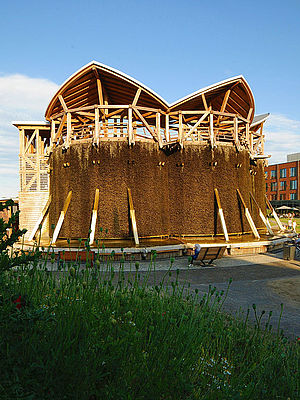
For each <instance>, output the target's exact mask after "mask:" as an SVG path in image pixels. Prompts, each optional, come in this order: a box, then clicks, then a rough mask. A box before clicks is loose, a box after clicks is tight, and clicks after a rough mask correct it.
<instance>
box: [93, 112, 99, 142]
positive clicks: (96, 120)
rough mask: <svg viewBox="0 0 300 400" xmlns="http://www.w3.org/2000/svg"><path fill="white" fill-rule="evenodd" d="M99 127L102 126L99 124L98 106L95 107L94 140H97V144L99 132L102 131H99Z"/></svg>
mask: <svg viewBox="0 0 300 400" xmlns="http://www.w3.org/2000/svg"><path fill="white" fill-rule="evenodd" d="M99 128H100V126H99V108H98V107H96V108H95V132H94V141H95V143H96V144H97V146H98V145H99V136H100V135H99V134H100V131H99Z"/></svg>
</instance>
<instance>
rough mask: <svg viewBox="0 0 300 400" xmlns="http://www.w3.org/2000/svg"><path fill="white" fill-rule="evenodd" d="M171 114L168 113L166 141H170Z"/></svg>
mask: <svg viewBox="0 0 300 400" xmlns="http://www.w3.org/2000/svg"><path fill="white" fill-rule="evenodd" d="M169 123H170V122H169V114H166V134H165V136H166V142H169V141H170V130H169Z"/></svg>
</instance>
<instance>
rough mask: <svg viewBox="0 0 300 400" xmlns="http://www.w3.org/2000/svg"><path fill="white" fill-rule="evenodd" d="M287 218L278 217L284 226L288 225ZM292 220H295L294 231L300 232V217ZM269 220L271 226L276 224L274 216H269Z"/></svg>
mask: <svg viewBox="0 0 300 400" xmlns="http://www.w3.org/2000/svg"><path fill="white" fill-rule="evenodd" d="M288 220H289V218H280V221H281V223H282V224H283V225H285V226H288ZM294 220H295V221H296V222H297V227H296V232H297V233H300V218H294ZM269 221H270V224H271V225H272V226H273V225H274V226H275V225H276V226H277V224H276V221H275V219H274V218H269Z"/></svg>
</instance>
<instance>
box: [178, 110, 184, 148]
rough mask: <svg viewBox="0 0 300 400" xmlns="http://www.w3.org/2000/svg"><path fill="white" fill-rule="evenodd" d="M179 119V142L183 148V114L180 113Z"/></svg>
mask: <svg viewBox="0 0 300 400" xmlns="http://www.w3.org/2000/svg"><path fill="white" fill-rule="evenodd" d="M178 117H179V121H178V122H179V127H178V141H179V143H180V145H181V147H182V145H183V124H182V112H181V111H179V112H178Z"/></svg>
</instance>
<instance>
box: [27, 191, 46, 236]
mask: <svg viewBox="0 0 300 400" xmlns="http://www.w3.org/2000/svg"><path fill="white" fill-rule="evenodd" d="M50 204H51V195H50V196H49V199H48V200H47V203H46V204H45V207H44V208H43V210H42V212H41V215H40V216H39V218H38V220H37V221H36V224H35V225H34V228H33V230H32V232H31V234H30V236H29V238H28V240H29V241H31V240H33V238H34V235H35V234H36V232H37V230H38V229H39V227H40V225H41V224H42V223H43V221H44V218H45V216H46V213H47V211H48V209H49V206H50Z"/></svg>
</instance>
